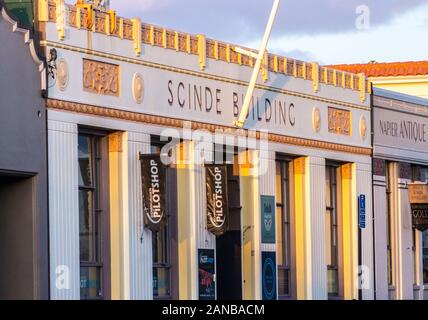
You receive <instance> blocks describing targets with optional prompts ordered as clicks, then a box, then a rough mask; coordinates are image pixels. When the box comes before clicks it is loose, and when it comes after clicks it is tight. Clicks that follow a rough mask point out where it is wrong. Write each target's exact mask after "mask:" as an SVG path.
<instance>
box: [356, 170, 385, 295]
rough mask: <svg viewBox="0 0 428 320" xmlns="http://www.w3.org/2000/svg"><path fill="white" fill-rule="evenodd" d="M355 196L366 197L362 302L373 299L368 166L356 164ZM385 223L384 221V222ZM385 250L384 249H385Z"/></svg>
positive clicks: (371, 211) (371, 216) (371, 213)
mask: <svg viewBox="0 0 428 320" xmlns="http://www.w3.org/2000/svg"><path fill="white" fill-rule="evenodd" d="M356 167H357V168H356V171H357V175H356V179H357V196H359V195H362V194H363V195H365V196H366V228H365V229H363V230H362V231H361V250H362V261H361V264H362V265H361V269H360V270H361V272H362V274H361V276H360V279H359V281H360V284H361V285H362V298H363V300H373V299H374V265H373V210H372V207H373V206H372V179H371V178H372V168H371V165H370V164H359V163H357V164H356ZM384 221H386V220H384ZM385 248H386V247H385Z"/></svg>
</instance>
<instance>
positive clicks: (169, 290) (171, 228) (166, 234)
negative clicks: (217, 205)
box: [151, 137, 178, 300]
mask: <svg viewBox="0 0 428 320" xmlns="http://www.w3.org/2000/svg"><path fill="white" fill-rule="evenodd" d="M163 145H164V143H162V142H159V139H157V137H152V144H151V153H152V154H160V153H161V150H162V147H163ZM175 179H176V175H175V170H174V169H173V168H167V172H166V180H167V181H166V194H167V195H168V197H167V204H166V209H167V213H166V215H167V219H168V222H167V224H166V225H165V226H164V227H163V228H162V230H160V231H158V232H152V259H153V279H152V284H153V297H154V299H157V300H162V299H178V270H177V269H176V268H177V261H178V250H177V220H176V217H177V211H176V209H177V208H176V194H177V189H176V180H175Z"/></svg>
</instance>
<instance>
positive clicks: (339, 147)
mask: <svg viewBox="0 0 428 320" xmlns="http://www.w3.org/2000/svg"><path fill="white" fill-rule="evenodd" d="M46 106H47V108H49V109H56V110H63V111H68V112H76V113H81V114H88V115H94V116H100V117H106V118H111V119H119V120H128V121H135V122H141V123H148V124H154V125H160V126H165V127H176V128H183V125H184V122H185V121H183V120H180V119H174V118H167V117H160V116H155V115H149V114H143V113H139V112H131V111H125V110H118V109H114V108H105V107H98V106H93V105H87V104H80V103H75V102H69V101H61V100H54V99H48V100H47V102H46ZM191 129H192V130H207V131H210V132H216V130H223V131H224V133H225V134H230V135H240V136H247V137H251V138H256V139H260V132H255V131H248V130H242V129H236V128H234V127H226V126H219V125H214V124H208V123H203V122H192V123H191ZM268 139H269V141H271V142H274V143H283V144H289V145H296V146H303V147H307V148H315V149H323V150H333V151H338V152H344V153H353V154H359V155H365V156H371V155H372V149H371V148H364V147H355V146H349V145H344V144H337V143H331V142H323V141H316V140H309V139H304V138H295V137H289V136H283V135H280V134H269V135H268Z"/></svg>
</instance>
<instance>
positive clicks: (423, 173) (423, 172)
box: [412, 166, 428, 284]
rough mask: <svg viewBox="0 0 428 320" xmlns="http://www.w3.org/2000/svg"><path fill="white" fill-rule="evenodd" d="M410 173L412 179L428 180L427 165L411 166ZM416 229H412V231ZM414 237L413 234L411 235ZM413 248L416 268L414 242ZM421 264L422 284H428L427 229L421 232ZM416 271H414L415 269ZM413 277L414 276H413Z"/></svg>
mask: <svg viewBox="0 0 428 320" xmlns="http://www.w3.org/2000/svg"><path fill="white" fill-rule="evenodd" d="M412 175H413V181H418V182H428V167H421V166H412ZM415 232H416V231H415V230H414V233H415ZM413 237H414V238H415V236H413ZM414 242H415V241H414ZM413 248H414V255H413V256H414V265H415V268H414V269H415V270H416V264H417V261H416V250H417V247H416V244H414V245H413ZM422 266H423V270H422V272H423V282H424V284H428V230H426V231H424V232H423V233H422ZM415 272H416V271H415ZM414 278H416V277H415V276H414Z"/></svg>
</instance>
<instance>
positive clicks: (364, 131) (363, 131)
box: [360, 116, 367, 140]
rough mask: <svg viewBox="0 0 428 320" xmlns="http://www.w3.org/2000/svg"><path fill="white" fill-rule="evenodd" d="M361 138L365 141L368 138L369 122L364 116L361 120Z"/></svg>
mask: <svg viewBox="0 0 428 320" xmlns="http://www.w3.org/2000/svg"><path fill="white" fill-rule="evenodd" d="M360 137H361V139H363V140H366V138H367V120H366V117H364V116H361V118H360Z"/></svg>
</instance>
